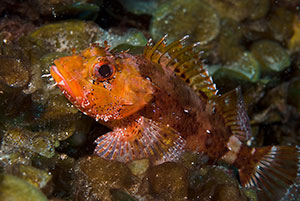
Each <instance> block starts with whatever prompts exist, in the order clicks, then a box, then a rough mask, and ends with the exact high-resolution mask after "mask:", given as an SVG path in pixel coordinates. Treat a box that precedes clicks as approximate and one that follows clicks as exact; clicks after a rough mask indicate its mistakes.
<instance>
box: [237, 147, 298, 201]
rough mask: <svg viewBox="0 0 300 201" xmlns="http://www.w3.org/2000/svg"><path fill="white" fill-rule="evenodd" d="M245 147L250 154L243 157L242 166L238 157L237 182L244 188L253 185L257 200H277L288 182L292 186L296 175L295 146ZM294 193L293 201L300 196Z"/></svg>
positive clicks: (296, 157)
mask: <svg viewBox="0 0 300 201" xmlns="http://www.w3.org/2000/svg"><path fill="white" fill-rule="evenodd" d="M248 150H251V153H248V157H246V158H248V159H246V158H245V157H244V158H243V159H244V165H242V161H243V160H242V158H240V164H239V166H240V168H239V176H240V181H241V184H242V185H243V186H245V187H252V186H254V187H256V188H257V189H258V191H257V193H258V197H259V200H267V201H269V200H270V201H275V200H280V199H281V198H282V197H283V196H284V195H285V194H286V193H287V191H288V190H289V189H290V188H291V187H292V185H296V184H295V180H296V178H297V177H299V174H300V162H299V160H300V149H299V147H288V146H268V147H262V148H252V149H248ZM249 155H250V158H249ZM241 157H242V156H241ZM237 162H238V161H237ZM241 165H242V166H241ZM294 187H295V186H294ZM297 188H299V187H297ZM296 196H298V198H296V200H298V199H299V200H300V196H299V195H296Z"/></svg>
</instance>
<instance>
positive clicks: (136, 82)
mask: <svg viewBox="0 0 300 201" xmlns="http://www.w3.org/2000/svg"><path fill="white" fill-rule="evenodd" d="M54 64H55V65H53V66H52V67H51V69H50V72H51V75H52V77H53V78H54V80H55V81H56V83H57V85H58V87H59V88H60V89H61V90H62V92H63V93H64V94H65V96H66V97H67V98H68V99H69V100H70V101H71V102H72V103H73V104H74V105H75V106H76V107H77V108H78V109H79V110H81V111H82V112H83V113H85V114H87V115H89V116H92V117H94V118H95V119H96V120H103V121H109V120H114V119H121V118H124V117H127V116H129V115H131V114H133V113H135V112H137V111H138V110H140V109H142V108H143V107H144V106H145V105H146V104H147V103H148V102H149V101H150V100H151V98H152V94H153V87H152V83H151V82H150V81H149V80H148V79H146V78H144V77H143V76H142V75H141V74H140V71H139V66H138V64H137V60H136V57H135V56H132V55H130V54H127V53H119V54H111V53H110V52H109V51H108V49H107V48H102V47H99V46H92V47H89V48H87V49H85V50H83V51H82V52H81V53H80V54H75V55H72V56H66V57H61V58H59V59H56V60H55V61H54Z"/></svg>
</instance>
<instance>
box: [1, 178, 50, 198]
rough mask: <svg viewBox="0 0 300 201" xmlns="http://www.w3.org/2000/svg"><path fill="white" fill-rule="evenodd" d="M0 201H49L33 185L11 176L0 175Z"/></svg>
mask: <svg viewBox="0 0 300 201" xmlns="http://www.w3.org/2000/svg"><path fill="white" fill-rule="evenodd" d="M0 195H1V196H0V201H48V199H47V197H46V196H45V195H44V194H43V193H42V192H41V191H39V189H38V188H36V187H35V186H33V185H32V184H30V183H28V182H26V181H24V180H22V179H20V178H18V177H15V176H12V175H9V174H0Z"/></svg>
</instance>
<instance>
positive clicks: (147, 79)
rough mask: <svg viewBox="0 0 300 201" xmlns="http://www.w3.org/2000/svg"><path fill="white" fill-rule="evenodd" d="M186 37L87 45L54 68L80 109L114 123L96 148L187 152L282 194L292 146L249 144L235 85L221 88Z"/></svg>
mask: <svg viewBox="0 0 300 201" xmlns="http://www.w3.org/2000/svg"><path fill="white" fill-rule="evenodd" d="M186 39H187V37H184V38H182V39H180V40H177V41H174V42H172V43H170V44H167V42H166V37H163V38H162V39H161V40H159V41H158V42H157V43H153V42H152V40H151V39H150V40H149V41H148V43H147V45H146V47H145V49H144V52H143V53H142V54H140V55H131V54H129V53H128V51H122V52H118V53H113V52H112V51H110V50H109V47H108V46H107V45H105V47H100V46H99V45H95V44H94V45H92V46H91V47H89V48H87V49H85V50H83V51H82V52H81V53H79V54H74V55H72V56H66V57H62V58H59V59H56V60H55V61H54V64H55V65H53V66H52V67H51V70H50V71H51V75H52V76H53V78H54V80H55V81H56V83H57V86H58V87H59V88H60V89H61V90H62V92H63V94H64V95H65V96H66V97H67V98H68V99H69V101H71V102H72V103H73V105H75V106H76V107H77V108H78V109H79V110H80V111H82V112H83V113H84V114H86V115H89V116H91V117H93V118H95V119H96V120H97V121H98V122H100V123H101V124H103V125H105V126H107V127H109V128H111V132H108V133H106V134H104V135H102V136H100V137H99V138H98V139H97V140H96V141H95V143H96V144H97V146H96V148H95V151H94V152H95V154H97V155H99V156H100V157H102V158H104V159H107V160H117V161H121V162H128V161H131V160H136V159H141V158H149V159H150V160H151V161H152V162H153V163H154V164H159V163H162V162H165V161H171V160H175V159H177V158H178V157H179V156H180V155H181V154H182V153H183V152H184V151H186V150H188V151H193V152H197V153H199V154H205V155H206V156H208V157H209V158H210V159H212V160H213V161H217V160H222V161H225V162H226V163H228V164H230V165H232V166H234V167H236V168H237V169H238V173H239V179H240V183H241V185H242V186H245V187H256V188H257V189H258V195H259V198H260V199H261V200H279V199H280V198H281V197H282V196H283V195H284V194H285V193H286V192H287V191H288V189H289V187H290V186H291V185H293V184H294V182H295V180H296V178H297V177H298V176H299V166H300V165H299V148H298V147H297V146H266V147H249V146H247V145H246V141H247V140H248V139H249V138H250V137H251V129H250V124H249V119H248V116H247V113H246V111H245V105H244V102H243V98H242V94H241V90H240V88H236V89H234V90H232V91H230V92H228V93H225V94H223V95H219V94H218V91H217V89H216V86H215V84H214V83H213V80H212V78H211V77H210V76H209V74H208V72H207V70H206V69H205V68H203V65H202V64H201V61H200V59H199V57H200V54H199V53H198V52H197V51H195V48H194V47H195V46H196V45H197V43H196V44H192V45H186Z"/></svg>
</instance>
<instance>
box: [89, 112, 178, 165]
mask: <svg viewBox="0 0 300 201" xmlns="http://www.w3.org/2000/svg"><path fill="white" fill-rule="evenodd" d="M95 142H96V144H97V146H96V148H95V151H94V153H95V154H97V155H98V156H100V157H102V158H104V159H107V160H117V161H121V162H128V161H131V160H137V159H141V158H149V159H150V161H151V162H153V163H154V164H159V163H162V162H165V161H171V160H175V159H176V158H178V157H179V156H180V154H181V153H182V152H183V146H184V140H183V138H182V137H181V136H180V133H179V132H177V131H176V130H174V129H173V128H171V127H169V126H167V125H163V124H160V123H157V122H154V121H152V120H151V119H147V118H144V117H140V118H139V119H138V120H136V121H134V122H133V123H131V124H130V125H128V127H126V128H124V127H122V128H116V129H114V130H113V131H112V132H109V133H107V134H105V135H103V136H101V137H99V138H98V139H97V140H96V141H95Z"/></svg>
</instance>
